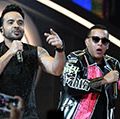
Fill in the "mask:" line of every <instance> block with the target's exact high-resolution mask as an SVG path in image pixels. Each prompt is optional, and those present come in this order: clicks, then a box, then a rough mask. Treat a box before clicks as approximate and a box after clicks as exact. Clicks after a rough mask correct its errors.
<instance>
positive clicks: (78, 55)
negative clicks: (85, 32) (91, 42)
mask: <svg viewBox="0 0 120 119" xmlns="http://www.w3.org/2000/svg"><path fill="white" fill-rule="evenodd" d="M85 53H86V52H85V50H77V51H73V52H71V53H70V54H69V55H74V56H76V57H80V56H83V55H84V54H85Z"/></svg>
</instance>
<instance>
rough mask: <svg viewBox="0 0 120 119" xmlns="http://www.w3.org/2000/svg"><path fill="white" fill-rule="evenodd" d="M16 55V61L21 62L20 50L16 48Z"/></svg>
mask: <svg viewBox="0 0 120 119" xmlns="http://www.w3.org/2000/svg"><path fill="white" fill-rule="evenodd" d="M16 55H17V60H18V62H23V56H22V51H21V50H18V51H17V53H16Z"/></svg>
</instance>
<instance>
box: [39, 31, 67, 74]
mask: <svg viewBox="0 0 120 119" xmlns="http://www.w3.org/2000/svg"><path fill="white" fill-rule="evenodd" d="M45 36H46V41H47V42H48V44H50V45H52V46H54V47H55V49H56V50H55V56H54V57H52V56H50V55H49V54H48V52H47V51H46V50H45V49H43V48H41V47H38V57H39V60H40V63H42V65H43V67H44V70H45V71H46V72H48V73H50V74H53V75H56V76H59V75H60V74H61V73H62V71H63V67H64V64H65V52H64V49H63V42H62V40H61V39H60V37H59V36H58V34H57V33H56V32H55V31H53V30H52V29H50V33H45Z"/></svg>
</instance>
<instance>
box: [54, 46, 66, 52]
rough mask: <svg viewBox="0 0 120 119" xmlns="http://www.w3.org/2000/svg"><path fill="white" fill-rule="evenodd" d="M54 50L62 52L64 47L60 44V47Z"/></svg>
mask: <svg viewBox="0 0 120 119" xmlns="http://www.w3.org/2000/svg"><path fill="white" fill-rule="evenodd" d="M55 50H56V51H57V52H63V51H64V47H63V46H62V47H61V48H57V47H56V48H55Z"/></svg>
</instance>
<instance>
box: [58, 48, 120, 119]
mask: <svg viewBox="0 0 120 119" xmlns="http://www.w3.org/2000/svg"><path fill="white" fill-rule="evenodd" d="M88 64H89V65H97V63H96V62H95V61H94V59H93V58H92V56H91V55H90V54H89V53H88V50H87V49H85V50H82V51H81V50H79V51H75V52H72V53H70V54H69V55H68V56H67V62H66V65H65V67H64V71H63V74H62V77H61V82H62V88H61V89H62V91H61V93H60V103H59V106H58V109H60V110H61V111H64V118H65V119H72V116H73V115H74V112H75V110H76V107H77V105H78V103H79V101H78V100H80V98H82V95H84V94H86V93H89V92H100V91H101V87H100V86H99V87H96V88H92V87H90V82H89V81H88V79H87V66H88ZM98 67H99V66H98ZM113 69H116V70H118V71H119V72H120V63H119V61H118V60H117V59H115V58H113V57H111V56H108V55H105V56H104V58H103V65H102V68H101V70H102V73H103V76H104V75H105V74H107V73H108V72H109V71H111V70H113ZM104 88H105V93H106V97H107V104H108V105H107V108H108V109H110V108H113V107H114V101H115V99H116V95H115V92H114V83H112V84H107V85H105V86H104ZM93 111H94V110H93Z"/></svg>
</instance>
